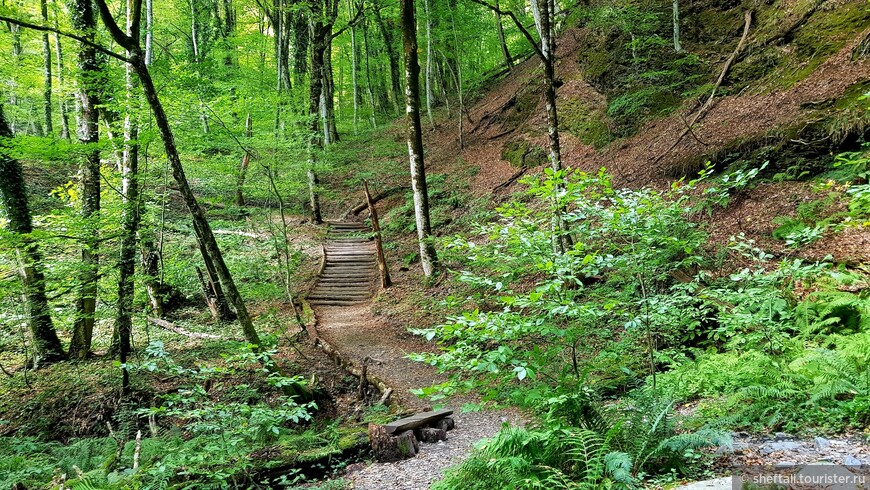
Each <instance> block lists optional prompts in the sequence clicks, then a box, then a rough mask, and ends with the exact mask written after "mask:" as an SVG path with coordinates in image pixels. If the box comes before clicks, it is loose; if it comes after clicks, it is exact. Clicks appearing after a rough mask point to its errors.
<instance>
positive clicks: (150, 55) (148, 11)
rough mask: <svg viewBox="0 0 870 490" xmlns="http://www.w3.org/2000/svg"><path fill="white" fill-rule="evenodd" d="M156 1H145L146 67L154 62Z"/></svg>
mask: <svg viewBox="0 0 870 490" xmlns="http://www.w3.org/2000/svg"><path fill="white" fill-rule="evenodd" d="M153 44H154V0H145V65H146V66H151V62H152V61H153V60H154V49H153V48H152V46H153Z"/></svg>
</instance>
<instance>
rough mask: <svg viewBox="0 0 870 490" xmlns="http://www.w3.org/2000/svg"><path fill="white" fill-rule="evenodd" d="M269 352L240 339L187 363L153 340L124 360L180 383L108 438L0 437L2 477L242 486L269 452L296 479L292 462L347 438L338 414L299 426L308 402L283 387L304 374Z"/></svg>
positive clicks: (76, 484)
mask: <svg viewBox="0 0 870 490" xmlns="http://www.w3.org/2000/svg"><path fill="white" fill-rule="evenodd" d="M270 354H274V352H264V353H262V354H254V353H252V352H251V351H250V349H249V347H248V346H241V345H240V346H239V348H238V349H235V350H231V351H230V353H228V354H225V355H224V356H223V357H224V362H223V363H221V364H219V365H214V366H199V367H196V368H189V367H184V366H182V365H179V364H177V363H176V362H175V361H174V359H173V358H172V357H171V356H170V355H169V354H168V353H167V352H166V351H165V350H164V349H163V344H162V342H160V341H155V342H152V343H151V344H149V345H148V347H147V348H146V349H145V358H144V359H143V361H142V362H140V363H138V364H136V365H135V366H133V365H131V366H128V367H129V368H130V369H131V370H134V371H142V372H146V373H151V374H152V375H158V376H160V377H163V378H167V379H173V378H182V379H185V380H186V383H185V384H183V385H182V386H180V387H178V388H177V389H174V390H172V391H170V392H168V393H166V394H164V395H162V396H161V397H160V398H159V399H160V403H159V404H158V406H155V407H153V408H143V409H139V410H138V411H135V410H134V411H133V412H131V414H130V415H131V417H132V418H133V420H132V423H129V424H121V425H119V426H118V427H117V429H118V430H117V431H116V432H113V433H112V434H111V437H102V438H90V439H79V440H73V441H71V443H69V444H66V445H65V444H62V443H58V442H43V441H40V440H38V439H35V438H25V437H7V438H2V439H0V475H2V477H0V486H3V487H4V488H5V487H12V485H14V484H16V483H22V484H24V485H25V486H26V487H28V488H31V487H34V486H41V485H46V484H48V483H50V482H52V481H54V483H61V482H63V481H66V485H68V486H70V487H71V488H82V489H85V488H167V487H169V486H175V485H181V487H183V488H203V487H215V488H225V487H227V486H242V487H247V486H251V485H254V486H256V485H259V484H261V483H264V484H269V483H271V481H268V478H266V477H265V476H263V475H264V474H265V473H263V468H264V467H266V466H267V465H269V464H276V463H275V461H279V462H282V463H283V464H286V465H287V466H288V470H287V471H286V472H285V473H287V474H289V475H290V478H289V479H285V482H284V483H285V484H286V485H290V484H292V483H294V482H295V481H296V480H297V479H296V478H294V475H295V472H294V471H293V469H292V468H293V465H294V462H295V461H304V460H305V458H306V457H309V458H312V459H314V458H316V457H318V456H319V455H322V454H325V453H329V452H331V451H332V452H334V451H338V448H339V446H342V448H343V447H344V446H346V445H347V444H348V441H346V440H341V439H342V437H346V435H347V434H346V431H345V429H343V428H341V427H339V425H338V423H334V424H329V425H328V426H326V427H323V428H321V429H316V428H309V429H307V430H303V429H300V426H301V424H302V423H303V422H307V421H310V420H311V413H312V412H313V408H314V406H313V404H312V403H308V404H298V403H296V402H295V401H294V399H292V398H290V397H287V396H284V395H283V393H282V391H281V388H282V387H283V386H286V385H287V384H288V383H299V382H304V380H300V379H298V378H296V377H293V378H288V377H285V376H282V375H280V374H278V373H277V371H276V370H274V369H270V368H269V367H270V361H267V359H268V358H271V356H270ZM245 380H248V381H249V382H247V383H245V382H241V383H240V382H239V381H245ZM137 427H138V428H139V429H140V430H141V432H142V437H141V441H140V442H138V443H137V442H136V440H135V437H134V435H135V432H136V428H137ZM351 439H353V440H356V439H355V438H354V437H351ZM137 444H138V446H139V449H138V450H137V449H136V446H137ZM269 448H274V449H271V450H270V449H269ZM137 453H138V454H137ZM273 453H274V454H273ZM61 475H64V476H61ZM301 478H302V477H301V476H300V477H299V478H298V479H301ZM264 479H265V480H264ZM261 480H264V481H261Z"/></svg>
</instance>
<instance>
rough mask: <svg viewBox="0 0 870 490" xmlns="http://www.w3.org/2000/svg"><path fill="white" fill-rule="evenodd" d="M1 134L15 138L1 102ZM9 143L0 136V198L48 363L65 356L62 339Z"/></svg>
mask: <svg viewBox="0 0 870 490" xmlns="http://www.w3.org/2000/svg"><path fill="white" fill-rule="evenodd" d="M0 138H3V139H6V138H12V130H11V128H10V127H9V124H7V122H6V117H5V116H4V115H3V104H2V103H0ZM7 151H8V148H7V146H6V144H5V143H4V142H3V141H2V140H0V201H2V203H3V206H4V207H5V208H6V219H8V220H9V224H8V228H9V231H10V232H12V233H13V234H15V235H16V236H17V237H18V238H19V242H18V243H19V245H18V249H17V253H18V260H19V262H20V263H21V269H20V272H21V278H22V282H23V283H24V296H25V300H26V301H27V311H28V318H27V320H28V324H29V326H30V333H31V335H32V336H33V346H34V360H35V364H37V365H39V364H47V363H52V362H56V361H60V360H62V359H65V358H66V354H65V353H64V352H63V347H61V344H60V339H58V337H57V332H56V331H55V329H54V324H53V323H52V321H51V314H50V311H51V310H50V309H49V306H48V299H47V298H46V294H45V275H44V274H43V269H42V254H41V253H40V251H39V245H38V244H37V242H36V241H34V240H33V239H32V238H31V237H30V234H31V233H32V232H33V220H32V218H31V215H30V206H29V203H28V200H27V188H26V187H25V184H24V172H23V171H22V169H21V164H19V163H18V161H17V160H15V159H13V158H11V157H10V156H9V155H8V152H7Z"/></svg>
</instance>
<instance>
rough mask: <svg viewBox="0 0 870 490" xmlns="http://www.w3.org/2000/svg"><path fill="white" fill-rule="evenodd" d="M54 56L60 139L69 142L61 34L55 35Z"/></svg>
mask: <svg viewBox="0 0 870 490" xmlns="http://www.w3.org/2000/svg"><path fill="white" fill-rule="evenodd" d="M54 24H55V27H57V18H56V17H55V20H54ZM54 54H55V60H56V66H57V84H58V86H59V87H60V103H59V104H58V105H59V106H60V137H61V138H63V139H65V140H68V139H70V130H69V102H68V100H67V97H66V93H65V91H64V84H63V75H64V74H63V49H62V47H61V43H60V34H55V35H54Z"/></svg>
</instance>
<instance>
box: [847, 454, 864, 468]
mask: <svg viewBox="0 0 870 490" xmlns="http://www.w3.org/2000/svg"><path fill="white" fill-rule="evenodd" d="M843 464H844V465H846V466H861V464H862V463H861V460H860V459H858V458H856V457H855V456H852V455H851V454H850V455H848V456H846V457H845V458H843Z"/></svg>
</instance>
